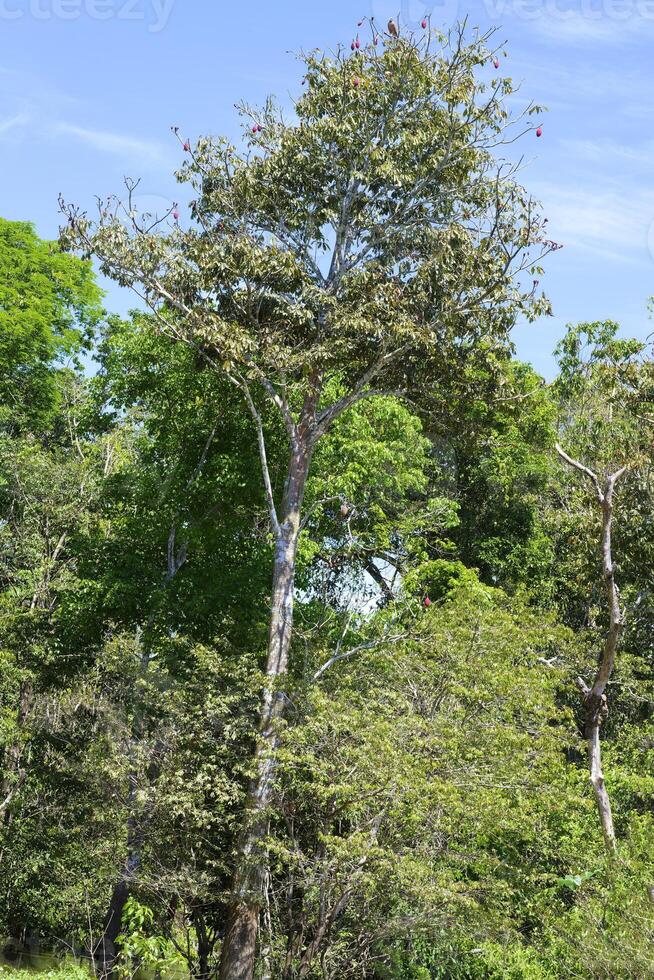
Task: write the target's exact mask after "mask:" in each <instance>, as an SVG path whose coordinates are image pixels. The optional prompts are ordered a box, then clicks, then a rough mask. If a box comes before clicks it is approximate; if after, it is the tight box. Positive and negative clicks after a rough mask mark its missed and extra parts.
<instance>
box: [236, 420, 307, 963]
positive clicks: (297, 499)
mask: <svg viewBox="0 0 654 980" xmlns="http://www.w3.org/2000/svg"><path fill="white" fill-rule="evenodd" d="M311 453H312V440H311V437H310V433H309V431H308V428H306V427H305V428H304V429H302V428H301V429H300V431H299V433H298V436H297V438H296V440H295V442H294V445H293V447H292V452H291V459H290V462H289V468H288V476H287V479H286V484H285V487H284V496H283V500H282V506H281V513H280V521H279V526H278V529H277V533H276V543H275V560H274V566H273V587H272V608H271V614H270V631H269V638H268V662H267V667H266V687H265V691H264V695H263V700H262V705H261V712H260V718H259V738H258V741H257V746H256V750H255V759H254V775H253V777H252V780H251V782H250V785H249V788H248V793H247V799H246V805H245V818H244V823H243V829H242V832H241V839H240V842H239V847H238V853H237V858H236V871H235V875H234V886H233V901H232V905H231V907H230V910H229V914H228V919H227V928H226V931H225V937H224V939H223V946H222V952H221V960H220V978H221V980H252V977H253V976H254V967H255V960H256V948H257V936H258V933H259V918H260V913H261V908H262V906H263V903H264V897H265V887H266V874H267V856H266V850H265V844H264V840H265V837H266V834H267V832H268V806H269V804H270V799H271V795H272V789H273V784H274V777H275V769H276V750H277V748H278V746H279V732H278V728H279V721H280V719H281V718H282V716H283V713H284V704H285V698H284V694H283V692H282V691H281V690H280V687H279V684H280V680H281V679H282V678H283V677H284V676H285V674H286V672H287V670H288V655H289V648H290V643H291V633H292V628H293V599H294V588H295V562H296V554H297V545H298V538H299V534H300V514H301V509H302V500H303V497H304V489H305V486H306V480H307V476H308V472H309V465H310V462H311Z"/></svg>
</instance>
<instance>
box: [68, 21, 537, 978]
mask: <svg viewBox="0 0 654 980" xmlns="http://www.w3.org/2000/svg"><path fill="white" fill-rule="evenodd" d="M489 41H490V38H489V36H479V35H478V34H475V35H474V36H472V37H471V38H470V39H467V38H466V36H465V32H464V30H463V28H459V29H457V30H455V31H453V32H452V33H451V34H450V35H449V36H447V37H446V36H442V35H440V34H436V33H434V32H431V31H430V30H425V31H424V32H423V33H421V34H419V35H409V36H407V37H401V38H399V39H396V38H394V37H390V36H388V37H386V38H385V39H383V43H381V44H380V38H379V37H378V36H377V32H376V31H373V32H372V37H371V41H370V43H369V44H367V45H364V47H363V48H361V49H357V48H356V47H355V48H354V50H353V52H352V53H350V51H349V50H346V51H345V50H343V49H339V50H338V51H337V52H336V53H334V54H332V55H330V56H327V55H325V54H322V53H320V52H312V53H310V54H306V55H303V57H302V61H303V64H304V70H305V84H306V88H305V92H304V94H303V95H302V96H301V98H299V100H298V101H297V103H296V106H295V118H294V119H293V121H286V119H285V118H284V115H283V114H282V112H281V111H280V110H279V109H278V108H276V105H275V103H273V102H272V101H269V102H268V103H267V104H266V106H265V108H264V109H263V110H262V111H257V110H251V109H249V108H248V107H247V106H241V107H240V113H241V115H242V117H243V119H244V123H245V126H246V146H245V149H244V150H239V149H237V148H236V147H235V146H233V145H230V143H229V142H227V141H226V140H224V139H212V138H203V139H200V140H199V141H198V142H197V144H196V145H195V146H194V147H191V145H190V143H188V141H187V142H185V143H184V149H185V151H186V152H187V153H188V162H187V163H186V164H185V166H184V167H183V168H182V170H181V172H180V175H179V176H180V180H181V181H182V182H184V183H187V184H190V186H191V187H192V189H193V191H194V192H195V194H196V197H195V200H194V201H193V204H192V209H191V213H192V217H193V219H194V220H193V224H192V225H191V226H190V227H188V228H186V227H184V228H182V227H180V226H179V223H178V212H177V210H176V209H174V208H172V207H171V209H170V211H169V212H168V213H167V214H166V215H163V216H160V217H158V216H156V215H155V216H142V215H139V214H137V213H136V211H135V209H134V200H133V194H132V193H131V192H132V191H133V188H134V186H135V185H134V184H133V183H129V184H128V190H129V191H130V193H128V198H127V200H126V201H125V202H122V203H121V202H119V201H118V200H117V199H115V198H110V199H109V200H108V201H107V202H103V203H100V205H99V214H98V217H97V218H95V219H93V220H92V219H91V218H90V217H89V216H88V215H87V214H86V213H84V212H82V211H80V210H79V209H77V208H76V207H71V206H68V205H66V204H62V207H63V209H64V213H65V214H66V216H67V218H68V225H67V227H66V228H65V229H63V231H62V240H63V242H64V243H65V244H66V245H67V246H68V247H70V248H74V249H78V250H79V251H80V252H81V253H82V254H84V255H95V256H96V257H97V259H98V261H99V263H100V267H101V269H102V271H103V272H104V273H105V274H107V275H109V276H111V277H113V278H114V279H116V280H117V281H118V282H119V283H121V284H123V285H125V286H129V287H132V288H133V289H134V290H136V292H137V293H139V295H140V296H141V297H142V298H143V300H144V301H145V302H146V303H147V305H148V306H149V307H150V309H151V310H152V311H153V313H154V314H155V317H156V321H157V323H158V325H159V329H160V330H162V331H165V332H167V333H169V334H170V335H172V336H174V337H177V338H178V339H179V340H180V341H181V342H184V343H188V344H191V345H193V346H194V347H195V348H196V349H197V351H198V356H199V357H201V358H202V359H203V360H204V361H205V362H206V363H210V364H211V365H213V366H214V367H215V369H216V370H218V371H222V372H223V373H224V374H225V375H226V376H227V377H228V378H229V379H230V380H231V382H232V383H233V384H234V385H235V386H236V387H237V388H238V389H240V391H241V392H242V394H243V398H244V403H245V405H246V406H247V410H248V411H249V412H250V413H251V415H252V418H253V421H254V428H255V431H256V439H257V443H258V449H259V453H260V457H261V464H262V471H263V481H264V485H265V490H266V496H267V501H268V507H269V512H270V525H271V533H272V535H273V537H274V542H275V557H274V568H273V586H272V602H271V611H270V631H269V644H268V659H267V668H266V671H267V683H266V685H265V691H264V694H263V698H262V704H261V718H260V738H259V741H258V744H257V746H256V752H255V757H254V759H253V765H252V779H251V783H250V786H249V790H248V794H247V804H246V812H245V815H244V820H243V832H242V837H241V842H240V846H239V849H238V853H237V854H236V855H235V858H234V882H233V898H232V905H231V911H230V915H229V921H228V923H227V927H226V931H225V937H224V942H223V948H222V966H221V971H222V972H221V976H222V977H223V978H227V977H229V978H230V980H238V978H246V977H251V976H252V975H253V970H254V965H255V959H256V942H257V934H258V928H259V913H260V909H261V907H262V902H263V895H264V890H265V882H266V867H267V861H266V851H265V843H264V842H265V835H266V827H267V816H268V815H267V809H268V805H269V801H270V799H271V788H272V784H273V780H274V777H275V766H276V761H275V755H276V749H277V746H278V742H279V732H280V726H279V722H280V719H281V717H282V715H283V712H284V705H285V699H284V694H283V684H284V676H285V675H286V672H287V669H288V663H289V648H290V643H291V631H292V620H293V594H294V580H295V566H296V553H297V547H298V537H299V535H300V531H301V528H302V521H303V497H304V490H305V485H306V480H307V474H308V472H309V467H310V463H311V457H312V455H313V452H314V449H315V447H316V444H317V443H318V441H319V440H320V439H321V437H322V436H323V435H324V434H325V432H326V431H327V429H328V428H329V426H330V425H331V424H332V423H333V422H334V421H335V420H336V419H337V418H338V417H339V416H340V415H341V414H342V413H343V412H345V411H346V410H347V409H348V408H350V407H351V406H352V405H354V404H355V403H356V402H358V401H359V400H361V399H363V398H366V397H369V396H370V395H372V394H380V393H395V394H397V393H400V394H408V395H411V396H414V397H416V396H418V395H419V394H420V392H421V391H424V390H428V389H430V388H432V387H433V386H435V385H438V384H439V379H440V378H442V377H445V376H447V375H448V374H451V373H453V372H457V371H459V370H460V368H461V364H462V363H464V362H465V359H466V356H467V355H468V353H469V352H470V351H471V350H474V349H478V347H479V345H480V344H482V343H488V344H489V346H492V345H493V344H498V343H499V344H501V343H502V342H504V341H505V339H506V337H507V334H508V331H509V330H510V328H511V326H512V324H513V322H514V320H515V317H516V315H517V314H518V313H522V314H525V315H527V316H534V315H537V314H539V313H541V312H543V311H546V310H547V309H548V306H547V302H546V301H545V300H544V299H543V297H542V296H537V295H536V290H535V286H534V278H533V277H534V275H538V274H539V273H538V272H537V271H536V270H537V268H538V262H539V261H540V259H541V258H542V256H543V255H544V254H545V253H546V252H548V251H549V250H550V249H551V247H552V243H551V242H547V241H546V240H545V239H544V225H543V221H542V219H541V218H540V216H539V213H538V209H537V207H536V206H535V204H534V203H533V202H532V200H531V199H530V197H529V196H528V195H527V193H526V192H525V191H524V190H523V189H522V188H521V187H520V186H519V185H518V184H517V182H516V166H515V165H512V164H511V163H508V162H505V161H504V160H502V159H501V150H500V148H501V146H502V145H503V144H505V143H508V142H510V141H514V140H516V139H517V138H518V137H519V136H520V135H522V134H524V133H526V132H528V131H529V130H530V128H531V127H530V125H529V124H528V123H527V122H525V120H524V119H523V117H522V116H521V117H520V118H519V119H515V118H511V116H510V114H509V111H508V109H507V105H506V99H507V97H508V96H509V95H510V94H511V92H512V91H513V87H512V84H511V82H510V80H509V79H506V78H501V77H500V76H499V75H497V73H495V72H493V71H492V65H491V61H492V58H493V52H492V51H491V50H490V47H489ZM531 108H532V110H535V107H531ZM333 379H338V381H339V384H340V385H341V386H342V389H343V392H344V393H343V394H341V395H340V396H339V397H337V398H336V399H335V400H331V401H330V400H329V398H328V396H327V395H326V392H327V391H328V390H331V389H329V388H328V384H329V382H330V381H331V380H333ZM262 399H268V400H269V401H270V402H271V403H272V405H273V406H274V407H275V409H276V410H277V411H278V412H279V413H280V416H281V418H282V419H283V423H284V425H285V429H286V433H287V438H288V453H287V468H286V476H285V479H284V482H283V488H282V487H279V488H278V487H276V486H275V481H274V479H273V477H271V473H270V471H269V467H268V459H267V452H266V426H265V424H264V419H265V416H264V413H263V410H262V404H263V402H262Z"/></svg>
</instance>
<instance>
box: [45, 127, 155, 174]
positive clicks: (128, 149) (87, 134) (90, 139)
mask: <svg viewBox="0 0 654 980" xmlns="http://www.w3.org/2000/svg"><path fill="white" fill-rule="evenodd" d="M52 132H53V134H54V135H56V136H66V137H72V138H73V139H77V140H79V141H80V142H82V143H86V144H87V146H90V147H92V148H93V149H95V150H98V151H99V152H101V153H110V154H112V155H115V156H121V157H125V158H133V159H134V161H135V162H138V163H141V164H143V163H144V162H145V163H149V164H151V165H164V164H165V163H166V161H167V158H168V154H167V153H166V150H165V149H164V147H163V146H162V145H161V144H160V143H158V142H157V141H155V140H144V139H139V138H137V137H134V136H126V135H125V134H123V133H112V132H109V131H107V130H102V129H87V128H85V127H84V126H76V125H74V124H73V123H67V122H60V123H57V124H56V125H55V126H54V127H53V128H52Z"/></svg>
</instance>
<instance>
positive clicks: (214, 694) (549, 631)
mask: <svg viewBox="0 0 654 980" xmlns="http://www.w3.org/2000/svg"><path fill="white" fill-rule="evenodd" d="M494 56H495V55H494V52H493V51H491V50H490V49H489V39H488V38H478V37H473V38H472V39H471V40H466V39H464V37H463V35H462V34H459V33H456V34H454V35H453V36H451V37H450V38H437V37H436V36H435V35H432V36H431V38H430V43H429V44H428V43H427V38H426V37H420V38H406V39H404V38H400V39H398V40H396V39H394V38H393V37H391V36H389V37H387V38H386V40H385V42H384V43H381V42H380V43H378V44H376V43H374V38H372V39H371V43H370V44H369V45H364V47H363V48H362V49H361V50H359V49H356V48H355V50H354V52H353V53H352V54H350V52H349V50H348V51H346V52H345V53H340V54H338V55H337V56H336V57H334V58H331V59H327V58H324V57H323V56H322V55H320V54H316V53H312V54H311V55H309V56H307V57H306V59H305V62H306V63H305V69H306V87H305V90H304V91H305V94H304V95H303V96H302V97H301V98H300V100H299V101H298V103H297V106H296V115H297V118H296V119H295V120H294V122H293V123H287V122H285V121H284V119H283V117H282V116H281V114H279V113H278V112H277V110H276V108H275V106H274V104H273V103H270V104H269V105H268V106H267V107H266V108H265V110H264V111H263V112H262V113H257V112H253V111H251V110H249V109H248V108H247V107H243V108H242V112H243V114H244V116H245V119H246V130H247V131H246V134H245V144H246V145H245V149H244V150H243V151H239V150H238V149H237V148H236V147H232V146H229V145H228V144H227V143H225V142H223V141H216V140H209V139H202V140H200V141H199V142H198V143H197V144H196V145H195V146H193V147H192V146H191V144H190V143H189V142H187V141H185V140H183V141H182V142H183V145H184V149H185V151H186V153H187V156H188V160H187V163H186V165H185V167H184V169H183V170H182V172H181V173H180V179H181V180H183V181H185V182H188V183H189V184H190V186H191V187H192V188H193V189H194V192H195V194H196V199H195V201H194V203H193V204H192V207H191V216H192V221H191V222H189V224H188V225H184V227H182V225H181V224H180V221H179V218H180V215H179V212H178V210H177V208H176V207H174V208H171V211H170V213H169V214H167V215H165V216H158V217H157V216H140V215H137V214H136V212H135V211H134V210H133V208H132V206H131V202H130V201H129V200H128V202H127V203H126V204H125V205H122V204H121V203H120V202H118V201H117V199H111V200H110V201H109V202H105V203H101V205H100V212H99V215H98V219H97V221H96V222H92V221H91V220H90V219H89V218H88V217H87V216H86V215H85V214H84V213H82V212H80V211H78V210H77V209H76V208H75V207H66V215H67V218H68V223H67V226H66V228H65V229H64V231H63V233H62V242H63V244H64V245H65V246H67V247H68V248H69V249H71V250H73V251H75V250H77V251H78V252H81V253H82V255H81V256H79V255H74V254H67V253H66V252H63V251H62V250H61V248H60V246H59V245H55V244H53V243H47V242H43V241H41V240H39V239H38V237H37V236H36V234H35V232H34V230H33V229H32V228H31V226H30V225H28V224H21V223H12V222H8V221H0V328H1V336H0V511H1V514H0V623H1V629H0V658H1V664H2V669H1V671H0V752H1V755H0V759H1V760H2V768H1V771H0V861H1V866H2V875H1V877H0V893H1V900H0V934H2V935H3V936H4V937H5V954H6V956H7V957H8V958H9V959H11V958H16V957H17V956H19V955H20V954H21V951H25V950H34V949H36V948H37V947H38V948H40V949H42V950H47V951H49V952H52V953H55V954H61V955H62V956H63V955H65V954H70V953H74V954H75V955H76V956H77V957H79V958H81V961H82V964H83V965H82V966H80V967H76V966H74V965H71V964H70V961H68V963H65V964H64V965H62V967H61V969H60V971H59V972H57V973H56V974H55V973H53V974H52V975H53V976H54V975H56V976H58V977H59V976H61V977H71V978H72V977H73V976H77V971H79V975H80V976H83V975H85V974H86V972H87V970H89V971H93V972H94V973H95V974H96V975H98V976H105V977H108V976H113V977H115V978H125V977H132V976H134V975H135V972H136V971H137V970H138V969H143V970H144V971H146V973H145V975H148V976H160V977H166V976H171V977H172V976H180V977H193V978H197V980H209V978H212V977H217V976H218V975H219V972H220V975H221V976H222V977H223V978H239V977H251V976H253V975H254V976H256V977H260V978H264V977H267V978H280V980H291V978H297V977H327V978H332V980H337V978H338V980H347V978H352V980H354V978H379V980H381V978H391V977H392V978H398V980H429V978H500V977H513V978H529V980H536V978H556V977H586V976H587V977H606V978H611V977H615V978H619V977H650V976H652V977H654V951H653V949H652V940H653V939H654V904H653V903H652V899H651V896H652V895H653V894H654V891H653V889H654V813H653V812H652V793H653V791H654V771H653V769H652V762H653V761H654V685H653V680H654V678H653V676H652V649H653V648H652V628H653V626H654V593H653V592H652V567H653V565H652V557H653V551H654V522H652V519H651V512H652V505H653V504H654V480H653V476H654V474H653V473H652V468H651V462H650V461H651V447H652V440H653V439H654V368H653V364H654V362H653V361H652V359H651V357H650V352H649V349H648V348H647V346H646V345H645V344H643V343H640V342H638V341H635V340H628V339H623V338H622V337H621V336H620V333H619V328H618V325H617V324H615V323H612V322H604V323H585V324H579V325H573V326H570V327H569V329H568V331H567V333H566V336H565V337H564V339H563V340H562V341H561V343H560V345H559V347H558V348H557V352H556V354H557V360H558V365H559V369H558V374H557V377H556V378H555V380H554V381H552V382H546V381H545V380H544V379H543V378H541V377H539V376H538V375H537V374H536V373H535V372H534V371H533V369H532V368H531V367H529V366H528V365H526V364H523V363H520V362H519V361H518V360H516V358H515V356H514V354H513V350H512V347H511V342H510V328H511V326H512V325H513V323H514V322H515V319H516V317H517V316H518V315H526V316H527V317H530V318H535V317H536V316H538V315H540V314H542V313H545V312H547V309H548V305H547V301H546V300H545V298H544V297H543V296H541V295H540V294H539V293H538V281H537V279H538V278H540V275H541V272H542V270H541V269H540V265H539V263H540V261H541V259H542V257H543V255H544V254H545V253H547V252H548V251H551V250H552V249H553V248H556V246H555V243H553V242H551V241H548V240H547V239H546V237H545V235H546V232H545V224H544V221H543V219H541V218H540V217H539V215H538V209H537V207H536V206H535V205H534V203H533V202H532V201H531V199H530V198H529V196H528V195H527V194H526V192H525V191H523V190H522V188H520V187H519V186H518V185H517V183H516V169H515V167H513V166H512V165H510V164H507V163H506V162H504V161H503V160H502V159H501V158H500V156H499V152H500V148H501V146H502V144H503V143H507V142H509V141H510V140H512V139H513V137H514V133H513V131H512V130H511V127H512V126H517V127H518V128H520V127H523V128H525V120H524V119H519V120H514V119H511V117H510V116H509V114H508V111H507V108H506V99H507V97H508V96H509V95H510V93H511V88H510V83H509V82H507V81H506V79H504V80H499V79H498V78H497V76H493V77H492V79H491V81H490V82H489V81H488V71H487V65H488V61H489V59H490V58H493V57H494ZM530 129H531V125H530V123H529V122H528V121H527V123H526V131H527V134H529V133H530ZM91 256H95V257H96V258H97V259H98V260H99V262H100V265H101V267H102V269H103V271H105V272H106V273H108V274H110V275H112V276H114V277H115V278H116V279H117V280H118V281H119V282H121V283H123V284H125V285H130V286H131V287H132V288H134V289H135V291H137V292H138V293H139V295H140V296H141V298H142V299H143V300H144V304H143V308H142V309H141V310H140V311H139V312H135V313H134V314H132V315H131V316H130V317H128V318H125V319H120V318H117V317H111V316H106V315H105V314H104V313H103V311H102V309H101V296H100V293H99V291H98V289H97V287H96V285H95V282H94V278H93V274H92V268H91V265H90V262H89V259H90V257H91ZM534 329H537V327H535V328H534ZM91 358H92V360H91ZM91 364H92V365H93V366H92V369H90V365H91ZM557 447H558V448H557ZM602 770H603V771H602ZM591 776H592V780H591V778H590V777H591ZM0 975H2V976H4V975H5V973H3V972H2V969H0ZM6 975H7V976H12V975H13V974H12V972H11V971H10V969H9V968H8V967H7V968H6Z"/></svg>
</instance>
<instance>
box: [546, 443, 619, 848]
mask: <svg viewBox="0 0 654 980" xmlns="http://www.w3.org/2000/svg"><path fill="white" fill-rule="evenodd" d="M556 449H557V452H558V454H559V456H560V457H561V458H562V459H563V460H564V461H565V462H566V463H567V464H568V465H569V466H573V467H574V468H575V469H577V470H579V471H580V473H583V474H584V476H586V477H587V478H588V479H589V480H590V481H591V483H592V485H593V487H594V488H595V494H596V497H597V500H598V502H599V505H600V507H601V509H602V573H603V577H604V587H605V590H606V600H607V606H608V611H609V630H608V633H607V635H606V640H605V641H604V648H603V650H602V655H601V657H600V661H599V664H598V667H597V672H596V674H595V677H594V680H593V684H592V687H589V686H588V685H587V684H586V682H585V681H584V680H583V678H581V677H579V678H578V679H577V686H578V687H579V690H580V691H581V693H582V697H583V699H584V707H585V726H584V734H585V736H586V742H587V745H588V764H589V769H590V782H591V785H592V787H593V793H594V794H595V802H596V803H597V812H598V814H599V818H600V824H601V827H602V834H603V836H604V846H605V848H606V851H607V853H608V854H609V856H614V855H615V854H617V850H618V845H617V841H616V836H615V827H614V825H613V812H612V810H611V800H610V799H609V794H608V790H607V788H606V784H605V782H604V772H603V770H602V746H601V740H600V729H601V727H602V724H603V723H604V721H606V718H607V716H608V713H609V707H608V701H607V697H606V689H607V687H608V684H609V681H610V680H611V677H612V675H613V668H614V667H615V658H616V654H617V651H618V642H619V640H620V634H621V632H622V626H623V615H622V609H621V607H620V592H619V590H618V586H617V583H616V581H615V566H614V564H613V543H612V531H613V493H614V490H615V485H616V483H617V482H618V480H619V479H620V477H621V476H623V475H624V473H626V472H627V467H626V466H623V467H622V468H621V469H619V470H617V471H616V472H615V473H612V474H611V475H610V476H608V477H607V478H606V483H605V486H604V488H602V486H601V484H600V482H599V480H598V478H597V476H596V474H595V473H593V471H592V470H590V469H588V467H587V466H584V465H583V464H582V463H580V462H579V461H578V460H576V459H572V457H570V456H568V454H567V453H566V452H564V451H563V449H561V447H560V446H559V445H557V447H556Z"/></svg>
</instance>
